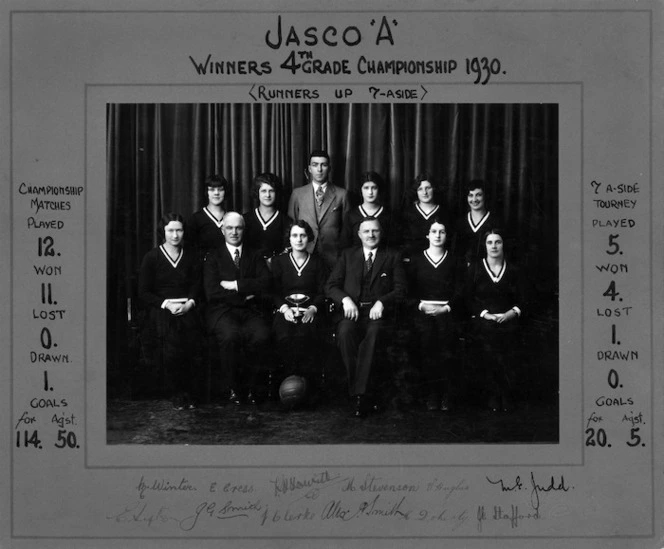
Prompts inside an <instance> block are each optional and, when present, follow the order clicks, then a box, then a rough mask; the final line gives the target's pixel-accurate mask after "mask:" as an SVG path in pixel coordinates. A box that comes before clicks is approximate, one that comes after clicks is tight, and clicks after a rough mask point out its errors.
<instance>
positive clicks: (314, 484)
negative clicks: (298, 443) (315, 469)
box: [270, 470, 341, 499]
mask: <svg viewBox="0 0 664 549" xmlns="http://www.w3.org/2000/svg"><path fill="white" fill-rule="evenodd" d="M340 476H341V475H336V476H332V475H330V472H329V471H327V470H325V471H321V472H320V473H317V474H315V475H312V476H311V477H307V478H304V479H300V478H297V477H295V476H286V475H279V476H277V477H276V478H275V479H274V480H271V481H270V483H271V484H272V486H273V487H274V497H276V498H278V497H281V496H283V495H286V494H288V493H294V492H298V491H300V490H306V493H305V496H304V497H306V498H307V499H317V498H318V495H319V490H320V489H321V488H323V487H325V486H326V485H330V484H332V483H335V482H336V481H338V480H339V478H340Z"/></svg>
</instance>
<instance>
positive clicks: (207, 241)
mask: <svg viewBox="0 0 664 549" xmlns="http://www.w3.org/2000/svg"><path fill="white" fill-rule="evenodd" d="M185 238H186V240H187V243H188V244H189V245H191V246H193V247H194V248H195V249H196V250H197V252H198V257H199V258H200V259H201V260H203V259H205V256H206V255H207V254H208V253H209V252H211V251H212V250H216V249H217V248H221V247H222V246H223V245H224V243H225V240H224V235H223V233H222V232H221V219H218V218H216V217H215V216H214V214H213V213H212V212H211V211H210V210H208V209H207V208H203V209H202V210H199V211H197V212H195V213H194V214H192V216H191V217H190V218H189V219H188V220H187V225H186V230H185Z"/></svg>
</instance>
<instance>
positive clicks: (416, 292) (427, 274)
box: [407, 217, 463, 412]
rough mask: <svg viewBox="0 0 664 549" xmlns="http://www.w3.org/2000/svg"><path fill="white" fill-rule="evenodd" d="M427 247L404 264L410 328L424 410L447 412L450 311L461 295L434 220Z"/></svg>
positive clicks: (455, 265)
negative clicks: (412, 329) (424, 404)
mask: <svg viewBox="0 0 664 549" xmlns="http://www.w3.org/2000/svg"><path fill="white" fill-rule="evenodd" d="M426 238H427V240H428V242H429V247H428V248H427V249H426V250H424V251H422V252H419V253H417V254H415V255H413V256H412V257H411V259H410V263H409V264H408V271H407V272H408V280H409V288H410V296H409V299H408V307H409V309H410V310H411V311H412V313H413V327H414V334H415V342H416V344H417V351H418V352H419V354H420V360H419V363H420V365H421V373H422V377H423V386H424V394H425V395H426V406H427V410H429V411H434V410H441V411H443V412H446V411H448V410H450V409H451V401H450V396H451V393H452V391H453V389H454V387H452V385H453V384H454V382H455V381H456V376H455V375H454V372H453V371H452V368H453V355H454V353H453V351H454V342H455V334H456V331H455V323H454V318H453V317H452V311H453V310H455V309H456V307H457V304H458V303H459V301H460V296H461V280H462V277H461V276H460V275H461V273H460V268H462V267H463V266H462V265H460V262H459V261H458V260H457V258H456V257H454V256H453V255H452V254H451V253H449V252H448V251H447V246H446V243H447V231H446V229H445V225H444V224H443V223H442V221H441V220H440V219H439V218H438V217H434V218H433V219H432V220H431V222H430V224H429V231H428V233H427V236H426Z"/></svg>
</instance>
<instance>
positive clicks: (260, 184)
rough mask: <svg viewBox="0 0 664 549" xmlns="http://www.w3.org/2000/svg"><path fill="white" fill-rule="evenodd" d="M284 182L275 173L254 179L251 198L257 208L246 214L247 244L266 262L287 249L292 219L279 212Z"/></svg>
mask: <svg viewBox="0 0 664 549" xmlns="http://www.w3.org/2000/svg"><path fill="white" fill-rule="evenodd" d="M281 188H282V187H281V181H279V178H278V177H277V176H276V175H274V174H272V173H262V174H260V175H258V176H256V178H255V179H254V186H253V188H252V197H253V198H254V200H255V201H256V202H257V203H258V207H257V208H254V209H253V210H251V211H250V212H247V213H245V214H244V215H243V217H244V242H245V243H246V244H247V246H249V247H251V248H253V249H255V250H258V251H259V252H260V254H261V255H262V256H263V257H264V258H265V260H266V261H267V264H268V266H270V264H271V262H272V258H273V257H274V256H275V255H277V254H280V253H281V252H283V251H284V249H285V248H286V232H287V230H288V225H289V223H290V218H289V217H288V216H287V215H286V214H284V213H283V212H281V211H279V207H278V205H279V199H280V197H281Z"/></svg>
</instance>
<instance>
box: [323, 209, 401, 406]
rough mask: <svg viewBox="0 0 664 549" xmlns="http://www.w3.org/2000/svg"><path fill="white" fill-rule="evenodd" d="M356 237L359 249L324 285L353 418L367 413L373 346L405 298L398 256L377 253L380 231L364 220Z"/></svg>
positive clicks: (349, 254)
mask: <svg viewBox="0 0 664 549" xmlns="http://www.w3.org/2000/svg"><path fill="white" fill-rule="evenodd" d="M358 236H359V237H360V241H361V242H362V246H361V247H355V248H347V249H345V250H344V251H343V252H342V253H341V256H340V257H339V260H338V261H337V262H336V264H335V266H334V269H333V271H332V274H330V278H329V279H328V281H327V285H326V294H327V296H328V297H329V298H331V299H333V300H334V302H335V304H336V305H337V309H338V311H339V312H338V313H337V315H338V318H339V322H338V324H337V345H338V346H339V350H340V352H341V358H342V359H343V362H344V364H345V366H346V373H347V376H348V389H349V392H350V395H351V397H352V398H353V401H354V410H353V415H354V416H355V417H363V416H365V415H366V413H367V412H368V410H369V408H370V402H369V400H368V397H367V394H368V392H369V391H368V388H369V385H370V377H371V370H372V367H373V362H374V354H375V353H374V351H375V348H376V341H377V338H378V336H379V335H380V333H381V331H382V330H383V329H384V327H385V326H384V325H385V320H386V318H389V316H390V315H392V314H393V308H394V305H395V304H396V302H397V301H399V300H400V299H403V298H404V297H405V296H406V287H407V283H406V274H405V271H404V267H403V263H402V261H401V257H400V256H399V253H398V252H396V251H395V250H390V249H388V248H379V244H380V240H381V226H380V222H379V221H378V219H376V218H375V217H365V218H364V219H363V220H362V222H361V223H360V226H359V230H358Z"/></svg>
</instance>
